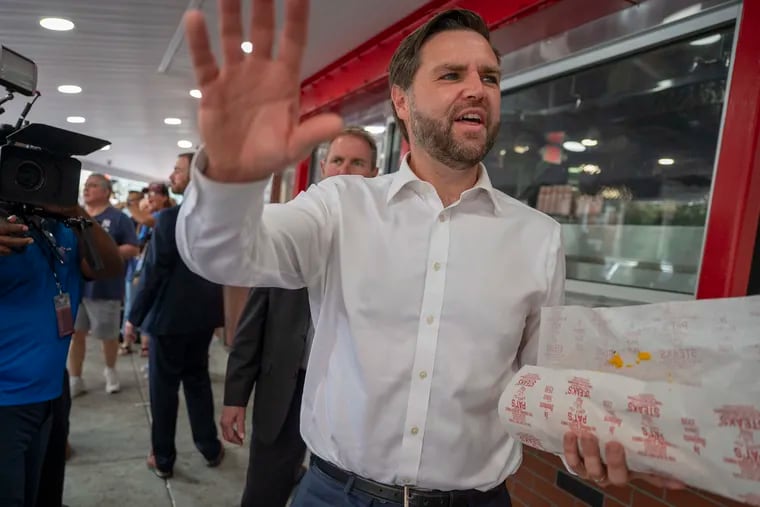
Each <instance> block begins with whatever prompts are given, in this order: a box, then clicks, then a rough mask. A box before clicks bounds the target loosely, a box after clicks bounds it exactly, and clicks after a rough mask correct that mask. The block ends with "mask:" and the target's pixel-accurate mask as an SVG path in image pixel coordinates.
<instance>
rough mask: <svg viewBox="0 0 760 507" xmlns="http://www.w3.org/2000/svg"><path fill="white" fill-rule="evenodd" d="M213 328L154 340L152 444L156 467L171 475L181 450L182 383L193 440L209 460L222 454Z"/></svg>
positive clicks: (151, 367) (151, 379) (151, 381)
mask: <svg viewBox="0 0 760 507" xmlns="http://www.w3.org/2000/svg"><path fill="white" fill-rule="evenodd" d="M212 334H213V329H210V330H208V331H204V332H200V333H194V334H175V335H157V336H155V337H153V339H152V340H151V342H150V354H149V360H148V361H149V369H148V373H149V377H150V409H151V412H152V415H153V424H152V426H151V442H152V444H153V453H154V454H155V456H156V466H157V467H158V468H159V469H160V470H162V471H171V470H172V469H173V468H174V461H175V460H176V457H177V451H176V448H175V447H174V436H175V434H176V431H177V409H178V406H179V384H180V382H182V387H183V388H184V391H185V402H186V404H187V414H188V416H189V418H190V428H191V430H192V432H193V441H194V442H195V446H196V447H197V448H198V450H199V451H200V452H201V454H203V456H204V457H205V458H206V460H214V459H216V458H217V457H218V456H219V453H220V452H221V450H222V443H221V441H219V438H218V437H217V430H216V423H215V422H214V398H213V394H212V392H211V379H210V378H209V374H208V354H209V352H208V347H209V344H210V343H211V336H212Z"/></svg>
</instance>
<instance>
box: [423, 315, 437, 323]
mask: <svg viewBox="0 0 760 507" xmlns="http://www.w3.org/2000/svg"><path fill="white" fill-rule="evenodd" d="M425 320H426V321H427V323H428V324H431V325H432V324H433V322H434V321H435V318H433V316H432V315H428V317H427V319H425Z"/></svg>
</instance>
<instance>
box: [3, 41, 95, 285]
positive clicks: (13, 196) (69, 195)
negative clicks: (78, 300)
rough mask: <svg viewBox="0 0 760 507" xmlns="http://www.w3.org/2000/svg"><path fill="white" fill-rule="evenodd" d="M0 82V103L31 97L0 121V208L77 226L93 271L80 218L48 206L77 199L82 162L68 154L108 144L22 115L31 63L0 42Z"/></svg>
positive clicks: (32, 76) (31, 87)
mask: <svg viewBox="0 0 760 507" xmlns="http://www.w3.org/2000/svg"><path fill="white" fill-rule="evenodd" d="M0 86H2V87H4V88H5V89H6V91H7V92H8V94H7V95H6V96H5V97H2V98H0V115H2V114H3V113H4V112H5V109H3V107H2V105H3V104H5V103H6V102H8V101H10V100H13V98H14V96H13V94H14V93H20V94H22V95H26V96H29V97H31V96H33V97H34V98H33V99H32V100H31V101H30V102H28V103H27V104H26V107H25V108H24V110H23V112H22V113H21V116H20V117H19V119H18V121H17V122H16V124H15V125H6V124H0V212H4V214H7V215H10V214H13V215H16V216H17V217H18V218H19V219H20V220H21V222H25V223H32V224H34V223H36V222H35V221H34V220H32V218H33V217H40V218H48V219H52V220H56V221H59V222H62V223H63V224H64V225H66V226H67V227H69V228H76V229H78V230H79V231H81V232H82V238H83V240H84V243H85V256H86V257H87V259H88V261H89V262H90V265H91V266H92V267H93V269H95V270H96V271H97V270H99V269H100V268H102V262H101V260H100V258H99V257H98V256H97V253H96V252H95V250H94V248H93V245H92V243H91V241H90V238H89V234H87V232H88V231H87V228H88V227H89V226H90V225H92V223H91V222H90V221H89V220H87V219H84V218H72V217H67V216H63V215H59V214H56V213H54V212H52V211H50V210H49V207H51V206H53V207H64V208H66V207H72V206H76V205H77V198H78V195H79V178H80V173H81V169H82V163H81V162H80V161H79V160H77V159H75V158H74V156H83V155H89V154H90V153H92V152H94V151H97V150H99V149H101V148H103V147H104V146H106V145H108V144H110V143H109V142H108V141H105V140H103V139H97V138H95V137H90V136H86V135H83V134H78V133H76V132H71V131H68V130H64V129H60V128H57V127H52V126H50V125H42V124H30V123H29V122H27V121H25V120H26V116H27V115H28V114H29V111H30V110H31V109H32V106H33V105H34V103H35V101H36V100H37V99H38V98H39V97H40V92H39V91H37V90H36V88H37V65H36V64H35V63H34V62H33V61H32V60H30V59H29V58H26V57H24V56H22V55H20V54H19V53H17V52H15V51H12V50H10V49H8V48H6V47H5V46H2V45H0Z"/></svg>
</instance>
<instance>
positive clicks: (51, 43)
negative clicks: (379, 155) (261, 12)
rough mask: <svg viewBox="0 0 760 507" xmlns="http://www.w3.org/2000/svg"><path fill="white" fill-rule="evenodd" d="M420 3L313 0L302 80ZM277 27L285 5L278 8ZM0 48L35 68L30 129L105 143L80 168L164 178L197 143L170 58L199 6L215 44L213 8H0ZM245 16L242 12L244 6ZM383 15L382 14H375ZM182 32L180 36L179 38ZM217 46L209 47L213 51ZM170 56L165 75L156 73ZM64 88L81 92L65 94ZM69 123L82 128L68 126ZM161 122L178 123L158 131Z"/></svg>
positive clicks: (76, 3) (143, 0)
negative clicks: (78, 119)
mask: <svg viewBox="0 0 760 507" xmlns="http://www.w3.org/2000/svg"><path fill="white" fill-rule="evenodd" d="M425 3H426V0H383V2H382V4H381V3H379V2H370V1H369V0H312V3H311V17H310V23H309V43H308V47H307V51H306V55H305V57H304V68H303V72H302V77H307V76H310V75H312V74H314V73H315V72H317V71H319V70H320V69H322V68H324V67H325V66H326V65H328V64H329V63H331V62H333V61H335V60H336V59H338V58H339V57H341V56H342V55H344V54H345V53H347V52H348V51H350V50H351V49H352V48H354V47H356V46H358V45H360V44H361V43H362V42H364V41H366V40H367V39H369V38H370V37H372V36H374V35H375V34H377V33H379V32H380V31H382V30H383V29H385V28H387V27H388V26H390V25H392V24H393V23H395V22H396V21H398V20H400V19H402V18H403V17H405V16H407V15H408V14H410V13H411V12H413V11H414V10H416V9H417V8H419V7H421V6H422V5H424V4H425ZM277 4H278V5H277V7H278V20H281V18H282V14H283V5H284V0H277ZM0 5H1V7H0V44H3V45H5V46H7V47H9V48H11V49H13V50H15V51H18V52H20V53H22V54H23V55H25V56H27V57H29V58H31V59H32V60H34V61H35V63H37V66H38V71H39V76H38V89H39V90H40V92H41V93H42V97H40V99H39V100H38V101H37V103H36V104H35V106H34V108H33V109H32V112H31V113H30V115H29V116H28V118H27V119H28V120H30V121H32V122H34V123H47V124H50V125H54V126H57V127H61V128H65V129H68V130H73V131H76V132H82V133H85V134H89V135H93V136H96V137H101V138H104V139H107V140H109V141H111V142H112V143H113V145H112V148H111V149H110V150H109V151H100V152H96V153H94V154H92V155H90V156H87V157H84V158H83V161H84V166H85V167H86V168H88V169H91V170H105V171H108V172H110V173H111V174H114V175H117V176H122V177H135V178H138V179H147V180H152V179H165V178H166V177H167V176H168V173H169V172H170V169H171V167H173V164H174V159H175V157H176V155H177V153H179V152H181V151H183V150H182V149H181V148H179V147H177V141H178V140H180V139H188V140H190V141H192V142H194V143H197V142H198V134H197V130H196V123H195V112H196V106H197V101H196V100H195V99H193V98H192V97H190V95H189V94H188V91H189V90H190V89H191V88H194V85H195V83H194V78H193V74H192V70H191V67H190V60H189V57H188V53H187V47H186V44H185V43H184V40H183V39H180V44H179V46H178V48H177V51H176V52H175V53H171V52H169V51H168V49H169V48H170V46H171V42H172V38H173V37H174V36H175V32H177V29H178V27H180V23H181V19H182V15H183V13H184V11H185V10H186V9H187V8H188V6H189V5H200V7H201V8H202V9H203V11H204V12H205V13H206V15H207V20H208V23H209V29H210V31H211V32H212V39H213V40H214V41H216V28H217V27H216V23H217V17H216V9H217V6H216V2H215V1H213V0H206V1H203V0H191V1H190V2H189V3H188V0H154V1H149V0H129V1H118V0H0ZM244 6H245V7H244V9H245V12H246V16H247V12H249V11H248V9H249V6H248V3H247V2H244ZM380 6H382V8H379V7H380ZM43 17H64V18H67V19H70V20H72V21H73V22H74V23H75V25H76V28H75V29H74V30H73V31H70V32H53V31H49V30H45V29H43V28H42V27H40V26H39V20H40V19H41V18H43ZM182 33H183V32H180V34H182ZM215 44H216V42H215ZM165 55H168V56H172V58H171V60H169V65H168V68H167V69H166V71H165V72H159V66H160V64H161V62H162V60H163V59H164V58H165ZM62 84H76V85H79V86H81V87H82V89H83V91H82V93H81V94H78V95H63V94H61V93H59V92H58V91H57V87H58V86H59V85H62ZM26 102H27V97H23V96H21V95H16V99H15V100H13V101H12V102H10V103H7V104H6V109H7V112H6V113H5V114H3V115H2V116H1V117H0V122H2V123H15V121H16V119H17V117H18V115H19V114H20V112H21V110H22V109H23V107H24V105H25V103H26ZM68 116H84V117H85V118H86V123H84V124H70V123H67V122H66V117H68ZM165 117H177V118H180V119H182V124H181V125H178V126H168V125H164V123H163V119H164V118H165Z"/></svg>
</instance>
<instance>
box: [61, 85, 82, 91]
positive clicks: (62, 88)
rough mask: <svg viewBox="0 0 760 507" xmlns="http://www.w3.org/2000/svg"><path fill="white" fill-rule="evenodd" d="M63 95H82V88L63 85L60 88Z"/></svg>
mask: <svg viewBox="0 0 760 507" xmlns="http://www.w3.org/2000/svg"><path fill="white" fill-rule="evenodd" d="M58 91H59V92H61V93H82V88H81V87H79V86H77V85H61V86H59V87H58Z"/></svg>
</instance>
